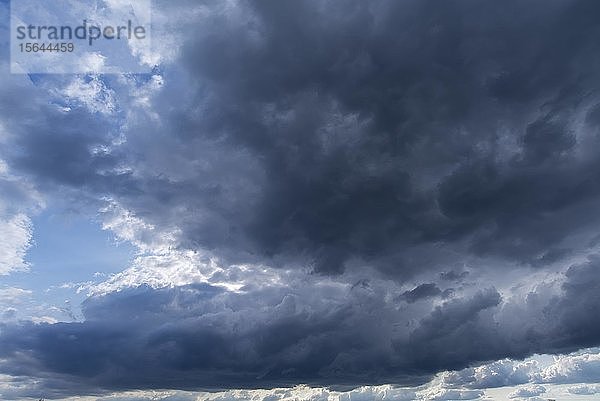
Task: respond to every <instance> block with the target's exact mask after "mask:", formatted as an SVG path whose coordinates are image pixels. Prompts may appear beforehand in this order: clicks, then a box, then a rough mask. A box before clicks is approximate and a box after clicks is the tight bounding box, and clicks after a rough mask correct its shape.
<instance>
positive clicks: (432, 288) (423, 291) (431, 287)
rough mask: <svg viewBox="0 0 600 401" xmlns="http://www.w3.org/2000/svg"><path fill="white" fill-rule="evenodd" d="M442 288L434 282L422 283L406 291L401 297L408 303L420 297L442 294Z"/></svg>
mask: <svg viewBox="0 0 600 401" xmlns="http://www.w3.org/2000/svg"><path fill="white" fill-rule="evenodd" d="M441 293H442V290H440V289H439V288H438V286H437V285H435V284H433V283H427V284H421V285H419V286H417V287H415V288H413V289H412V290H410V291H405V292H404V293H403V294H402V295H401V296H400V297H399V299H402V300H405V301H406V302H408V303H413V302H416V301H418V300H419V299H425V298H430V297H435V296H437V295H440V294H441Z"/></svg>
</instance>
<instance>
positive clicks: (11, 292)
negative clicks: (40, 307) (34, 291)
mask: <svg viewBox="0 0 600 401" xmlns="http://www.w3.org/2000/svg"><path fill="white" fill-rule="evenodd" d="M28 295H31V291H30V290H24V289H22V288H17V287H4V288H0V304H4V305H14V304H17V303H20V302H21V300H22V298H24V297H26V296H28Z"/></svg>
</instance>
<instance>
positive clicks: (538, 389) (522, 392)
mask: <svg viewBox="0 0 600 401" xmlns="http://www.w3.org/2000/svg"><path fill="white" fill-rule="evenodd" d="M545 392H546V387H544V386H540V385H533V386H527V387H521V388H519V389H517V390H515V391H513V392H512V393H510V394H509V395H508V398H529V397H537V396H538V395H541V394H544V393H545Z"/></svg>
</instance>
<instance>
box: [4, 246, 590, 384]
mask: <svg viewBox="0 0 600 401" xmlns="http://www.w3.org/2000/svg"><path fill="white" fill-rule="evenodd" d="M598 269H599V259H598V258H597V257H594V258H592V259H590V261H588V262H587V263H584V264H581V265H577V266H573V267H571V268H570V269H569V270H568V272H567V273H565V275H564V283H563V285H562V289H563V291H562V293H560V292H559V293H555V294H554V295H552V296H551V297H548V298H546V300H545V301H544V302H540V303H536V302H530V301H528V302H526V303H521V302H520V301H518V300H516V301H515V300H503V298H502V296H501V295H500V294H499V293H498V291H497V290H495V289H493V288H489V289H487V290H482V291H478V292H476V293H474V294H472V295H471V296H463V297H455V298H453V299H451V300H448V301H446V302H444V303H442V304H441V305H439V306H436V307H434V308H433V309H430V312H428V313H426V314H425V315H424V316H422V317H421V318H419V319H418V320H417V321H416V322H414V323H412V324H406V323H407V315H408V314H409V312H407V311H405V310H404V311H403V310H402V309H398V305H397V304H395V303H394V302H390V301H389V300H386V296H385V293H384V292H383V291H371V290H370V289H369V288H355V289H352V290H351V291H350V292H348V293H340V294H339V295H340V296H333V297H329V298H327V299H325V300H324V299H323V298H322V295H318V294H313V293H314V290H313V289H311V287H302V286H297V287H296V289H295V290H294V291H291V290H290V289H287V288H279V289H277V288H271V289H263V290H260V291H256V292H253V293H247V294H234V293H230V292H226V291H224V290H222V289H219V288H215V287H211V286H209V285H190V286H184V287H177V288H172V289H162V290H152V289H149V288H138V289H130V290H125V291H123V292H120V293H112V294H108V295H106V296H102V297H95V298H91V299H89V300H88V301H86V303H85V305H84V314H85V317H86V321H85V322H82V323H58V324H37V325H35V324H22V325H18V326H15V325H10V326H9V325H4V326H3V327H2V331H1V334H0V345H1V347H0V350H1V351H0V357H1V358H2V360H3V362H2V364H1V365H0V367H1V369H2V371H3V372H5V373H9V374H11V375H15V376H35V377H41V378H48V379H54V380H58V379H60V380H61V381H63V382H64V381H66V382H69V381H73V382H74V383H78V386H77V391H81V387H82V386H83V387H84V388H86V387H87V388H89V389H91V390H89V391H100V390H99V389H104V390H115V389H130V388H179V389H184V388H185V389H201V388H205V389H218V388H240V387H249V388H261V387H273V386H284V385H293V384H297V383H308V384H312V385H351V386H356V385H360V384H377V383H389V382H393V383H408V384H417V383H422V382H423V381H424V380H426V379H428V378H429V377H430V376H431V375H432V374H434V373H436V372H438V371H440V370H445V369H461V368H464V367H467V366H469V365H472V364H477V363H481V362H484V361H490V360H492V361H493V360H497V359H499V358H503V357H507V356H508V357H513V358H523V357H525V356H528V355H531V354H533V353H563V352H570V351H573V350H576V349H578V348H581V347H587V346H589V345H594V344H598V341H600V331H599V330H598V327H597V324H596V323H595V320H594V319H593V318H591V315H590V314H593V311H595V310H598V308H600V298H599V297H598V295H597V294H598V293H599V289H600V288H599V285H600V279H599V278H598V275H597V271H598ZM541 291H542V290H540V291H539V292H536V291H532V292H531V293H530V294H529V295H528V299H535V298H536V297H542V296H543V295H542V292H541ZM344 294H345V295H344ZM541 311H543V313H542V312H541ZM515 316H520V317H521V320H518V321H515V320H514V319H515ZM512 324H518V325H519V326H520V329H519V330H514V329H513V327H512ZM50 386H51V385H50ZM94 389H95V390H94ZM56 391H58V390H56ZM70 391H71V390H70V389H69V386H65V389H64V393H65V394H68V393H69V392H70Z"/></svg>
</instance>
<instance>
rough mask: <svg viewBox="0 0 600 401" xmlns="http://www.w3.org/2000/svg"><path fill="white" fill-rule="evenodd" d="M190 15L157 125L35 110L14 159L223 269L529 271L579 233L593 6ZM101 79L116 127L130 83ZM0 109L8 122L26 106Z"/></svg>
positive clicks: (297, 8) (588, 132) (570, 248)
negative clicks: (173, 236)
mask: <svg viewBox="0 0 600 401" xmlns="http://www.w3.org/2000/svg"><path fill="white" fill-rule="evenodd" d="M205 6H206V7H209V8H210V9H211V11H212V12H211V13H208V14H206V16H205V17H203V19H202V21H201V23H198V24H196V25H194V26H191V27H189V33H191V32H193V35H189V37H190V39H189V40H188V41H186V42H185V43H184V47H183V51H182V57H181V60H180V66H181V67H182V68H183V70H182V69H181V68H179V67H175V66H167V67H166V68H164V71H161V73H162V74H164V77H165V80H166V85H165V87H164V88H163V90H162V93H161V95H160V96H158V97H157V98H154V99H152V103H151V105H152V107H153V110H154V111H155V112H156V113H157V115H158V116H159V119H160V124H159V126H160V130H158V129H157V124H155V123H154V122H152V121H151V120H149V119H148V118H145V116H144V115H143V113H142V112H139V111H138V112H139V113H142V114H141V115H137V116H136V114H135V113H132V114H131V115H133V116H135V117H134V118H133V121H134V123H130V124H128V125H127V129H126V130H125V132H124V134H125V135H126V136H127V142H126V143H122V144H121V145H119V146H113V145H111V141H112V140H113V139H114V138H115V137H114V135H117V131H118V130H119V129H118V127H115V126H114V123H113V124H112V125H111V124H109V123H108V121H109V120H106V119H103V118H102V116H99V115H98V113H96V114H91V113H90V112H89V110H85V108H83V107H81V106H80V107H76V106H74V107H73V111H72V112H70V113H66V114H65V113H60V112H59V111H56V110H53V109H52V108H50V107H48V106H43V107H42V108H41V112H38V115H40V116H41V117H40V121H35V120H34V121H32V122H31V123H30V124H28V125H27V126H25V127H21V126H19V125H18V124H17V120H15V121H14V124H13V126H14V127H15V130H17V131H18V132H19V139H18V140H17V145H18V146H19V149H20V151H19V152H17V153H16V154H13V157H12V163H13V164H14V165H15V166H17V167H18V168H19V169H21V170H22V171H24V172H27V173H29V174H31V175H32V176H33V177H36V178H37V180H38V181H39V182H43V183H44V185H48V184H49V183H54V184H59V185H67V186H71V187H74V188H77V190H83V194H82V195H83V196H84V197H85V199H86V201H90V199H93V198H95V199H102V198H103V197H106V196H110V197H111V198H114V199H115V200H117V201H118V202H119V203H120V204H122V205H123V206H124V207H125V208H126V209H128V210H131V211H132V212H133V213H135V214H136V215H138V216H140V217H142V218H143V219H145V220H146V221H148V222H149V223H152V224H154V225H155V226H156V227H158V228H159V229H162V230H164V231H165V232H166V231H169V232H172V231H173V230H176V231H177V232H180V233H181V234H180V237H179V238H178V241H179V246H181V247H183V248H191V249H197V248H202V249H209V250H211V251H213V252H215V253H216V254H217V255H218V256H219V257H221V258H222V259H223V260H224V261H226V262H230V263H234V262H260V263H265V262H266V263H269V264H272V265H292V264H294V265H303V266H306V265H307V264H309V265H311V266H313V268H314V270H315V271H318V272H322V273H340V272H342V271H343V270H344V268H346V267H347V265H348V264H351V263H356V262H357V261H358V263H364V264H369V265H373V266H376V267H378V268H379V270H381V271H383V272H384V273H386V274H390V275H392V276H395V277H401V278H406V277H408V276H414V275H415V274H417V273H418V272H420V271H422V270H425V269H429V268H430V269H444V267H443V266H441V265H443V264H444V263H447V264H451V263H460V262H461V261H463V259H464V258H465V257H468V256H473V255H474V256H476V257H481V258H487V259H491V260H496V259H500V260H503V261H506V262H511V263H516V264H525V265H531V266H534V267H538V268H540V267H544V266H545V265H548V264H551V263H554V262H557V261H560V260H563V259H564V258H565V257H567V256H568V255H570V254H572V252H574V251H575V250H577V249H581V247H582V246H581V242H575V241H574V239H573V236H574V235H575V233H577V234H578V235H580V233H581V232H585V233H587V234H586V235H587V236H588V237H589V238H592V237H594V236H595V235H596V233H595V228H594V227H595V226H596V225H597V221H596V220H595V218H594V217H593V216H595V215H597V214H598V213H597V207H596V206H595V205H596V203H597V202H595V200H596V199H597V197H598V195H599V190H600V186H598V185H597V182H598V177H597V174H596V173H595V172H596V171H598V162H597V158H595V157H593V156H594V155H591V154H590V153H588V152H586V151H585V149H592V148H593V147H594V146H596V145H597V144H598V136H597V132H596V131H597V127H596V125H595V120H594V118H593V115H594V112H593V110H595V109H594V107H596V104H597V101H595V100H593V99H595V98H596V94H595V93H593V91H590V90H587V89H585V88H588V87H594V84H595V83H596V82H597V73H596V71H595V70H594V69H593V68H592V67H591V65H593V64H594V63H593V60H595V59H596V57H597V54H600V53H599V52H596V51H594V48H595V47H596V46H597V44H596V43H595V42H594V41H592V40H591V39H589V38H592V37H593V35H594V32H595V30H596V29H597V27H596V24H594V23H593V21H591V20H590V19H589V15H593V10H594V9H595V7H597V4H596V3H594V2H590V1H571V2H544V3H543V4H542V3H541V2H530V3H527V4H522V3H520V2H516V1H509V2H503V4H502V6H501V7H500V6H499V5H498V4H497V3H494V2H491V1H487V2H480V3H462V2H444V3H443V4H442V3H440V2H436V1H419V2H417V1H408V2H402V3H400V4H395V3H391V2H387V1H377V2H371V3H368V4H365V3H363V2H356V1H353V2H349V3H345V4H344V5H343V6H341V5H339V4H337V3H335V2H313V1H307V2H301V3H297V4H293V5H291V4H279V3H274V2H263V1H258V2H252V3H248V2H238V3H236V7H234V8H233V10H234V11H232V8H225V7H222V6H221V5H218V4H212V5H205ZM173 7H177V5H174V6H173ZM180 7H184V4H183V3H182V4H180ZM542 8H543V11H540V9H542ZM513 15H519V18H513ZM567 60H568V62H567ZM575 65H576V66H577V68H575V67H574V66H575ZM102 79H103V80H106V83H107V85H110V86H111V87H112V88H114V90H115V93H116V95H115V96H116V98H117V99H118V100H119V102H120V103H119V105H118V107H117V112H116V115H114V116H111V119H112V120H110V121H114V120H115V119H117V120H119V119H121V118H125V113H124V110H125V109H127V108H128V107H129V105H128V101H130V100H127V96H124V95H121V96H120V95H119V93H122V92H123V91H126V90H127V88H125V89H124V88H122V87H120V85H121V84H120V83H119V82H117V81H116V80H114V79H111V78H110V77H107V78H102ZM141 81H143V79H142V80H141ZM3 93H5V94H7V95H9V96H10V94H11V92H10V91H7V90H3ZM3 103H5V104H7V105H11V104H12V106H11V107H13V108H17V109H15V110H13V111H12V112H11V113H10V114H8V113H5V115H4V118H5V119H7V120H8V121H9V122H10V121H11V120H12V119H11V116H13V115H14V116H17V115H23V114H24V113H25V112H27V110H20V109H18V108H22V107H23V106H22V105H14V102H9V100H8V99H6V100H5V101H4V102H3ZM588 109H590V110H589V113H588V111H587V110H588ZM582 113H584V114H585V113H588V114H589V116H590V117H588V118H587V119H586V121H587V125H586V126H585V127H582V126H581V125H577V121H578V116H579V115H580V114H582ZM40 126H43V127H48V126H52V127H55V128H53V131H54V132H47V131H48V130H47V128H40ZM101 146H106V147H108V148H110V152H106V153H102V152H100V153H96V154H90V151H89V149H90V148H92V147H101ZM122 167H126V168H127V169H128V170H127V169H123V168H122Z"/></svg>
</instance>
